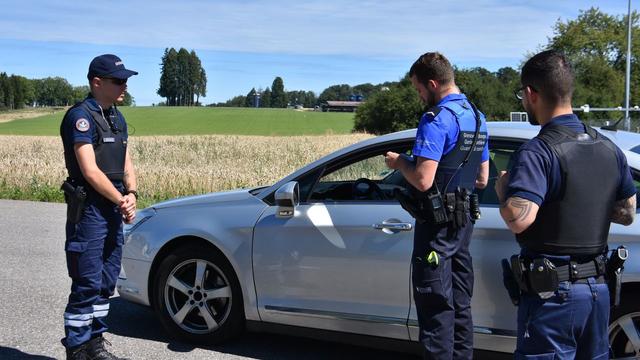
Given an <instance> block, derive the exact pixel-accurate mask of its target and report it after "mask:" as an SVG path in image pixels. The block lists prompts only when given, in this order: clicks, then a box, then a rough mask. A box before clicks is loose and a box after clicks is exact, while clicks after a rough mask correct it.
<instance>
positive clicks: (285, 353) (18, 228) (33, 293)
mask: <svg viewBox="0 0 640 360" xmlns="http://www.w3.org/2000/svg"><path fill="white" fill-rule="evenodd" d="M64 220H65V206H64V205H63V204H52V203H39V202H29V201H12V200H0V229H1V231H0V288H1V289H2V291H1V292H0V359H3V360H10V359H38V360H39V359H64V348H63V347H62V345H61V344H60V338H62V337H63V335H64V329H63V325H62V321H63V319H62V314H63V313H64V308H65V305H66V299H67V296H68V291H69V288H70V286H71V281H70V280H69V278H68V276H67V269H66V264H65V256H64ZM108 323H109V324H110V326H111V329H110V334H108V335H107V339H109V341H110V342H111V343H112V344H113V347H111V350H112V351H113V352H114V353H116V354H117V355H119V356H125V357H129V358H131V359H225V360H227V359H228V360H231V359H234V360H235V359H279V360H280V359H282V360H287V359H311V360H312V359H368V360H372V359H397V360H415V359H418V358H419V357H416V356H415V355H411V354H406V353H397V352H390V351H381V350H375V349H370V348H362V347H357V346H351V345H343V344H337V343H331V342H324V341H320V340H311V339H303V338H297V337H291V336H284V335H274V334H260V333H246V334H244V335H243V336H242V337H241V338H239V339H238V340H235V341H233V342H231V343H229V344H225V345H223V346H216V347H197V346H194V345H191V344H186V343H181V342H178V341H176V340H174V339H172V338H170V337H169V336H167V334H165V333H164V331H163V330H162V328H161V325H160V323H159V322H158V321H157V320H156V318H155V316H154V314H153V312H152V311H151V310H150V309H149V308H146V307H143V306H139V305H135V304H131V303H128V302H126V301H124V300H121V299H120V298H119V297H118V296H117V295H116V297H114V298H112V302H111V311H110V313H109V317H108ZM487 358H490V359H493V358H495V357H494V356H487Z"/></svg>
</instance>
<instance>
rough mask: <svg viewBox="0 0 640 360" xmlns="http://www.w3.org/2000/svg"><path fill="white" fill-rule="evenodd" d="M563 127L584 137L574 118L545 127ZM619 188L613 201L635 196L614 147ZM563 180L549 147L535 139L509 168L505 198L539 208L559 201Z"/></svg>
mask: <svg viewBox="0 0 640 360" xmlns="http://www.w3.org/2000/svg"><path fill="white" fill-rule="evenodd" d="M549 124H556V125H562V126H566V127H567V128H569V129H571V130H573V131H575V132H576V133H585V127H584V124H583V123H582V122H581V121H580V120H579V119H578V117H577V116H576V115H574V114H567V115H561V116H557V117H555V118H553V119H551V121H550V122H549V123H548V124H546V125H545V126H547V125H549ZM616 157H617V158H618V169H620V172H619V173H618V174H611V176H614V175H615V176H618V179H619V185H618V190H617V192H616V200H624V199H628V198H630V197H631V196H633V195H634V194H635V193H636V188H635V185H634V184H633V178H632V177H631V172H630V170H629V165H628V164H627V158H626V157H625V156H624V154H623V153H622V150H620V148H618V147H617V146H616ZM561 179H562V176H561V171H560V162H559V161H558V158H557V157H555V156H554V155H553V153H552V151H551V149H550V148H549V147H547V145H546V144H545V143H544V142H542V140H540V139H538V138H534V139H532V140H531V141H529V142H527V143H525V144H523V145H522V146H521V147H520V149H518V151H517V152H516V153H515V154H514V156H513V158H512V159H511V162H510V164H509V185H508V189H507V193H506V197H507V198H509V197H512V196H517V197H519V198H523V199H527V200H529V201H532V202H534V203H536V204H538V205H541V204H542V203H543V202H544V201H551V200H555V199H557V198H558V196H559V193H560V185H561V184H560V181H561Z"/></svg>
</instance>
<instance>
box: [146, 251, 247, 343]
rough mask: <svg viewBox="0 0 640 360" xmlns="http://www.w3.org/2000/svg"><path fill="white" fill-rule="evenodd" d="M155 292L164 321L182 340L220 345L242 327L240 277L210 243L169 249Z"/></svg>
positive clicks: (161, 264) (162, 263) (157, 276)
mask: <svg viewBox="0 0 640 360" xmlns="http://www.w3.org/2000/svg"><path fill="white" fill-rule="evenodd" d="M152 293H153V297H154V302H153V304H154V310H155V312H156V314H157V315H158V317H159V319H160V322H161V323H162V325H163V327H164V328H165V329H166V330H167V332H169V334H171V335H172V336H175V337H177V338H178V339H180V340H183V341H187V342H192V343H198V344H217V343H222V342H224V341H227V340H229V339H231V338H233V337H234V336H236V335H238V334H239V333H240V332H242V330H243V328H244V323H245V319H244V309H243V301H242V291H241V289H240V284H239V282H238V278H237V276H236V275H235V272H234V271H233V268H232V267H231V265H230V264H229V262H228V261H227V259H226V258H225V257H224V256H223V255H222V254H221V253H220V252H219V251H216V250H214V249H212V248H210V247H205V246H189V247H184V248H180V249H178V250H177V251H174V252H172V253H170V254H169V255H168V256H167V257H166V258H164V259H163V260H162V262H161V263H160V266H159V267H158V271H157V273H156V276H155V279H154V282H153V289H152Z"/></svg>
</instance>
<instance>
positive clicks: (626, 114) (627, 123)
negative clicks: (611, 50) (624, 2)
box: [624, 0, 631, 131]
mask: <svg viewBox="0 0 640 360" xmlns="http://www.w3.org/2000/svg"><path fill="white" fill-rule="evenodd" d="M627 21H628V24H627V74H626V76H625V92H624V108H625V110H624V129H625V130H627V131H629V130H630V129H631V118H629V89H630V87H631V86H630V83H631V0H629V11H628V13H627Z"/></svg>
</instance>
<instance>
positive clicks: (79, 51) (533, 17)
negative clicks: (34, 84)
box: [0, 0, 638, 105]
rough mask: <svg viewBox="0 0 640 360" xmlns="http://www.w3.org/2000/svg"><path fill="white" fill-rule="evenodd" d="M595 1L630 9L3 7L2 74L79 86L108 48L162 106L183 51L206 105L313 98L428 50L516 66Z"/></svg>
mask: <svg viewBox="0 0 640 360" xmlns="http://www.w3.org/2000/svg"><path fill="white" fill-rule="evenodd" d="M591 6H597V7H600V9H601V10H603V11H604V12H607V13H609V14H615V15H622V14H626V12H627V1H626V0H609V1H589V0H560V1H558V0H554V1H547V0H538V1H515V0H476V1H471V0H468V1H442V0H440V1H431V0H428V1H425V0H422V1H419V0H386V1H384V0H360V1H337V0H310V1H305V0H298V1H291V0H262V1H258V0H209V1H205V0H182V1H162V0H156V1H143V0H129V1H122V0H105V1H67V0H56V1H50V0H49V1H44V0H33V1H7V0H0V8H1V9H2V12H0V71H4V72H7V73H9V74H18V75H22V76H26V77H28V78H42V77H47V76H62V77H64V78H66V79H67V80H69V82H70V83H72V84H73V85H84V84H85V83H86V72H87V67H88V64H89V62H90V61H91V59H92V58H93V57H94V56H96V55H99V54H102V53H114V54H117V55H118V56H120V57H121V58H122V59H123V61H124V63H125V65H126V66H127V67H128V68H131V69H133V70H137V71H139V72H140V75H139V76H136V77H134V78H132V79H131V80H130V81H129V92H130V93H131V94H132V95H133V96H134V98H135V100H136V103H137V104H138V105H150V104H152V103H157V102H159V101H162V100H163V99H162V98H160V97H159V96H158V95H156V90H157V88H158V82H159V79H160V65H159V64H160V59H161V57H162V54H163V51H164V49H165V48H166V47H175V48H176V49H178V48H180V47H184V48H186V49H188V50H192V49H193V50H195V51H196V53H197V54H198V56H199V57H200V59H201V60H202V64H203V67H204V68H205V70H206V72H207V76H208V84H207V96H206V98H203V99H201V101H202V102H203V103H205V104H209V103H213V102H221V101H226V100H228V99H229V98H231V97H233V96H235V95H240V94H242V95H244V94H246V93H247V92H249V90H251V88H252V87H256V88H265V87H267V86H271V83H272V81H273V79H274V78H275V77H276V76H280V77H282V78H283V80H284V85H285V88H286V89H287V90H312V91H315V92H316V93H317V94H319V92H321V91H322V90H324V89H325V88H326V87H328V86H331V85H335V84H349V85H357V84H361V83H366V82H370V83H374V84H376V83H381V82H384V81H395V80H398V79H399V78H401V77H402V76H403V75H404V74H405V73H406V71H407V70H408V68H409V66H410V65H411V63H412V62H413V60H415V59H416V58H417V56H418V55H420V54H422V53H424V52H426V51H434V50H437V51H440V52H442V53H444V54H445V55H446V56H447V57H448V58H449V59H450V60H451V62H452V63H454V64H455V65H457V66H458V67H463V68H465V67H475V66H482V67H485V68H487V69H489V70H492V71H495V70H497V69H499V68H501V67H503V66H512V67H517V66H518V65H519V64H520V62H521V61H522V59H523V57H524V55H525V54H526V53H527V52H531V51H535V50H536V49H538V48H539V47H540V46H541V45H543V44H546V42H547V38H548V37H550V36H551V35H552V27H553V25H554V24H555V22H556V21H557V20H558V19H562V20H567V19H575V18H576V17H577V16H578V14H579V10H586V9H588V8H589V7H591ZM632 9H634V10H638V2H637V1H636V2H635V3H632Z"/></svg>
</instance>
